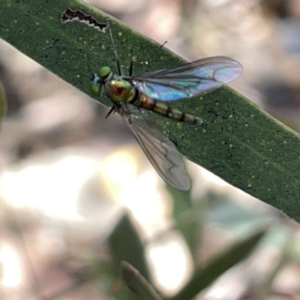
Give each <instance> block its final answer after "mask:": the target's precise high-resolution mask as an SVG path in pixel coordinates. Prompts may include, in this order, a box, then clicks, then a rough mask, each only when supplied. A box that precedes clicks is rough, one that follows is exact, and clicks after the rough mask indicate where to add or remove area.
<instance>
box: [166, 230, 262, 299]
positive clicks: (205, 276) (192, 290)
mask: <svg viewBox="0 0 300 300" xmlns="http://www.w3.org/2000/svg"><path fill="white" fill-rule="evenodd" d="M266 230H267V229H266V228H263V229H260V230H258V231H257V232H255V233H254V234H252V235H249V236H246V237H244V238H242V239H241V240H240V241H238V242H236V243H235V244H232V245H231V246H230V247H229V248H228V249H225V250H223V251H222V252H221V253H220V254H219V255H216V256H215V257H213V258H212V259H211V260H210V261H209V262H208V263H207V264H206V265H205V266H204V267H202V268H201V269H198V270H197V271H196V272H195V274H194V276H193V277H192V278H191V279H190V281H189V282H188V283H187V284H186V285H185V286H184V288H183V289H182V290H181V291H180V292H179V293H178V294H176V295H175V296H174V297H172V298H171V300H181V299H187V300H188V299H192V298H193V297H195V296H196V295H197V294H198V293H199V292H201V291H202V290H203V289H205V288H207V287H208V286H209V285H210V284H211V283H212V282H213V281H214V280H216V279H217V278H218V277H219V276H220V275H222V274H223V273H224V272H225V271H227V270H228V269H229V268H231V267H233V266H234V265H236V264H237V263H238V262H240V261H241V260H242V259H244V258H245V257H246V256H247V255H248V254H249V253H250V252H251V251H252V250H253V249H254V247H255V246H256V245H257V243H258V242H259V241H260V239H261V238H262V237H263V235H264V234H265V232H266Z"/></svg>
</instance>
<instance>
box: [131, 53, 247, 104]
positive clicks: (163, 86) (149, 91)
mask: <svg viewBox="0 0 300 300" xmlns="http://www.w3.org/2000/svg"><path fill="white" fill-rule="evenodd" d="M241 73H242V66H241V65H240V63H238V62H237V61H235V60H233V59H231V58H227V57H222V56H219V57H209V58H204V59H199V60H196V61H194V62H191V63H188V64H185V65H182V66H180V67H176V68H173V69H163V70H158V71H154V72H149V73H145V74H142V75H139V76H133V77H125V79H126V80H129V81H131V82H132V84H133V85H134V86H135V87H136V88H137V89H138V90H139V91H140V92H142V93H144V94H145V95H147V96H148V97H150V98H153V99H157V100H161V101H172V100H179V99H182V98H190V97H193V96H196V95H200V94H202V93H206V92H210V91H213V90H215V89H218V88H220V87H221V86H222V85H223V84H224V83H228V82H230V81H232V80H234V79H236V78H237V77H238V76H239V75H240V74H241Z"/></svg>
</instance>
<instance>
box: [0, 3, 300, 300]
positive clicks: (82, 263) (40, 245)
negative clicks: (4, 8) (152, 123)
mask: <svg viewBox="0 0 300 300" xmlns="http://www.w3.org/2000/svg"><path fill="white" fill-rule="evenodd" d="M89 3H90V4H91V5H93V6H95V7H98V8H99V9H101V10H103V11H105V12H107V13H109V14H111V15H113V16H115V17H116V18H118V19H120V20H121V21H122V22H124V23H125V24H127V25H128V26H130V27H131V28H132V29H134V30H136V31H138V32H140V33H142V34H144V35H145V36H148V37H150V38H152V39H154V40H155V41H157V42H158V43H161V44H163V43H164V42H165V41H166V40H167V41H168V43H167V45H166V47H168V48H170V49H171V50H172V51H174V52H176V53H178V54H179V55H180V56H182V57H183V58H185V59H187V60H189V61H191V60H195V59H198V58H200V57H206V56H215V55H224V56H229V57H232V58H234V59H236V60H237V61H239V62H241V64H242V65H243V67H244V73H243V77H242V78H239V79H238V80H236V81H235V82H234V83H233V84H231V86H232V87H234V88H235V89H236V90H238V91H239V92H241V93H242V94H244V95H246V97H247V98H248V99H251V100H252V101H253V102H255V103H256V104H258V105H259V106H260V107H262V108H264V109H265V110H266V111H268V112H269V113H270V114H272V115H273V116H275V117H276V118H278V119H279V120H281V121H282V122H283V123H285V124H287V125H288V126H290V127H291V128H293V129H294V130H295V131H297V132H299V131H300V121H299V117H298V114H299V107H300V93H299V91H300V77H299V74H298V70H299V67H300V1H299V0H287V1H280V0H264V1H262V0H261V1H259V0H248V1H238V0H222V1H208V0H181V1H180V0H154V1H146V0H130V1H129V0H114V1H102V0H97V1H96V0H95V1H89ZM0 6H1V4H0ZM148 59H149V60H150V59H151V58H147V60H148ZM0 80H1V82H2V84H3V89H4V91H5V94H6V98H7V99H8V103H7V114H6V117H5V118H4V120H3V124H2V132H1V138H0V144H1V147H0V152H1V169H2V179H1V183H2V189H1V200H2V201H1V203H0V205H1V210H0V222H1V227H0V230H1V231H0V233H1V235H0V265H1V273H0V298H1V299H22V300H24V299H156V298H155V296H154V295H153V294H151V293H150V294H149V295H148V294H147V298H145V297H146V296H145V297H143V296H142V297H138V296H136V295H134V294H133V293H132V292H130V291H128V289H127V288H126V287H125V286H124V284H122V283H121V281H120V280H121V275H120V274H121V271H122V270H123V279H124V281H125V282H126V284H127V285H128V286H129V287H130V288H131V290H134V291H135V292H137V293H140V295H144V294H143V293H144V289H143V287H139V286H138V283H141V282H144V281H143V280H139V278H140V277H139V275H136V273H134V272H129V271H128V270H131V269H130V268H127V267H126V265H125V268H124V265H123V267H121V265H120V261H121V260H124V259H125V260H127V261H129V262H130V263H131V264H132V265H133V266H134V267H135V268H136V269H137V270H138V271H139V272H141V274H142V275H143V277H144V278H145V280H147V281H149V282H151V284H152V285H153V286H154V287H155V289H156V291H157V292H158V293H159V294H160V295H162V296H164V297H169V298H172V297H173V299H184V300H187V299H190V298H191V297H193V296H195V295H196V294H197V293H199V294H198V295H197V296H196V298H197V299H230V300H232V299H300V289H299V280H300V265H299V250H300V240H299V227H298V224H296V223H295V222H293V221H292V220H290V219H288V218H287V217H285V216H284V215H282V214H281V213H280V212H279V211H277V210H275V209H273V208H271V207H270V206H268V205H266V204H263V203H262V202H260V201H259V200H257V199H254V198H252V197H251V196H249V195H247V194H245V193H243V192H241V191H240V190H238V189H236V188H234V187H232V186H229V185H228V184H226V183H225V182H223V181H222V180H221V179H219V178H217V177H216V176H214V175H212V174H211V173H209V172H207V171H206V170H204V169H202V168H201V167H199V166H197V165H194V164H192V163H190V162H187V168H188V170H189V173H190V175H191V179H192V181H193V180H194V181H195V182H201V186H199V185H197V186H196V185H194V186H193V188H192V190H191V192H190V193H187V192H181V191H177V190H174V189H171V188H170V187H167V186H166V185H165V184H164V182H163V181H162V180H161V179H160V178H159V177H158V175H157V174H156V172H155V171H154V170H153V168H152V167H151V166H150V164H149V163H148V161H147V159H146V158H145V157H144V154H143V153H142V152H141V150H140V149H139V146H138V145H137V144H136V142H135V140H134V138H133V137H132V136H131V134H130V133H129V132H128V131H127V129H126V128H125V127H124V125H123V123H122V122H121V120H120V119H119V118H118V116H114V117H111V118H109V119H107V120H104V116H105V114H106V113H107V110H106V109H105V108H104V107H102V106H99V105H97V104H96V103H95V102H94V101H93V100H92V99H91V98H89V97H88V96H87V95H84V94H83V93H81V92H79V91H78V90H76V89H74V88H73V87H71V86H70V85H68V84H66V83H65V82H63V81H62V80H60V79H59V78H58V77H56V76H55V75H53V74H51V73H50V72H49V71H47V70H46V69H44V68H42V67H41V66H39V65H38V64H36V63H35V62H33V61H32V60H30V59H29V58H27V57H25V56H24V55H22V54H21V53H19V52H18V51H17V50H15V49H14V48H12V47H11V46H10V45H8V44H7V43H5V42H4V41H0ZM3 89H1V90H3ZM0 98H1V101H2V103H4V101H5V100H4V94H3V92H1V97H0ZM2 107H3V109H2V111H3V110H5V104H3V105H2ZM267 224H272V226H270V228H269V229H268V232H267V234H265V236H264V238H263V239H262V240H260V238H261V236H262V235H263V234H264V232H265V229H266V225H267ZM255 246H256V250H255V251H254V252H253V253H252V254H251V255H250V256H248V257H247V259H245V260H242V259H243V258H244V257H245V256H246V255H247V254H249V252H251V251H252V249H253V248H254V247H255ZM232 266H234V267H233V268H232ZM124 270H125V271H124ZM128 272H129V274H131V275H128ZM133 273H134V274H135V275H136V277H137V278H138V279H137V281H135V279H134V278H135V276H133V275H132V274H133ZM220 275H222V276H220ZM128 276H129V280H128ZM132 278H133V279H132ZM132 282H133V287H132ZM136 282H138V283H136ZM142 286H145V285H142ZM145 289H147V288H145ZM145 293H146V292H145ZM148 297H149V298H148Z"/></svg>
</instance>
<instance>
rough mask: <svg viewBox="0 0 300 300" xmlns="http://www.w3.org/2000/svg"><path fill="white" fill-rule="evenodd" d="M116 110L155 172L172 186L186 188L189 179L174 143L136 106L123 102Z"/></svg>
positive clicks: (188, 185)
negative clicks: (145, 117) (146, 118)
mask: <svg viewBox="0 0 300 300" xmlns="http://www.w3.org/2000/svg"><path fill="white" fill-rule="evenodd" d="M116 111H117V112H118V113H119V114H120V115H121V116H122V117H123V119H124V121H125V123H126V125H127V126H128V128H129V129H130V130H131V132H132V133H133V135H134V136H135V138H136V140H137V141H138V143H139V145H140V146H141V148H142V149H143V151H144V153H145V154H146V156H147V157H148V159H149V161H150V162H151V164H152V165H153V167H154V168H155V170H156V171H157V173H158V174H159V175H160V176H161V177H162V178H163V179H164V180H165V181H166V182H168V183H169V184H170V185H172V186H173V187H175V188H177V189H180V190H188V189H189V188H190V180H189V177H188V175H187V173H186V170H185V166H184V163H183V160H182V157H181V155H180V154H179V152H178V151H177V149H176V146H175V145H174V143H173V142H172V141H171V140H170V139H169V138H168V137H167V136H166V135H165V134H164V133H163V132H162V130H161V129H160V128H159V127H158V126H157V125H156V124H155V123H154V122H152V121H149V120H145V119H144V116H143V114H142V113H141V111H140V110H139V109H138V108H137V107H134V106H132V105H127V104H123V105H122V106H121V107H119V108H116Z"/></svg>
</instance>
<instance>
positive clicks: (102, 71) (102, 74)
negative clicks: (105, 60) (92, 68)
mask: <svg viewBox="0 0 300 300" xmlns="http://www.w3.org/2000/svg"><path fill="white" fill-rule="evenodd" d="M110 73H111V68H110V67H102V68H101V69H100V70H99V71H98V73H97V74H98V76H100V77H101V78H103V79H105V78H106V77H108V75H109V74H110Z"/></svg>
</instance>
